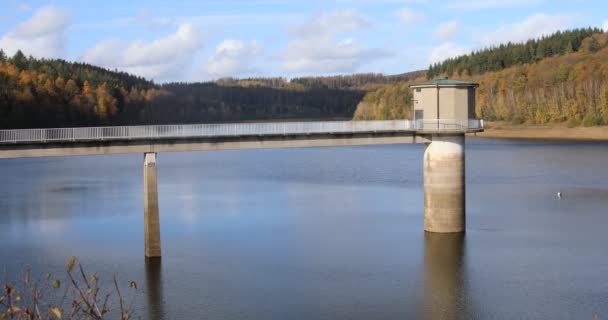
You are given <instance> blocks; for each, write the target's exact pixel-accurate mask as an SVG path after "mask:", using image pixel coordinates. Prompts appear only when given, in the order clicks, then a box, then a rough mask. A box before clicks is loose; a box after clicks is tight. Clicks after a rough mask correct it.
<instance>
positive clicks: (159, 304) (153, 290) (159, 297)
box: [146, 258, 164, 320]
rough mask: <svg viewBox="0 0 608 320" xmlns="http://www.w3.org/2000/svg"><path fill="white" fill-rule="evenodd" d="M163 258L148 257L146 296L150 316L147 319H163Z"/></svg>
mask: <svg viewBox="0 0 608 320" xmlns="http://www.w3.org/2000/svg"><path fill="white" fill-rule="evenodd" d="M161 261H162V260H161V258H146V297H147V298H148V308H147V309H148V316H147V317H146V319H151V320H157V319H159V320H160V319H163V315H164V310H163V283H162V262H161Z"/></svg>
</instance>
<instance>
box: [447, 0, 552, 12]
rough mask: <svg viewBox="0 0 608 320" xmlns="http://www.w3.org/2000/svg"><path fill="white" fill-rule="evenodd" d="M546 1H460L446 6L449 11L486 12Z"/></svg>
mask: <svg viewBox="0 0 608 320" xmlns="http://www.w3.org/2000/svg"><path fill="white" fill-rule="evenodd" d="M544 2H545V0H458V1H450V2H449V3H448V4H446V6H445V7H446V8H448V9H462V10H484V9H497V8H513V7H529V6H535V5H539V4H542V3H544Z"/></svg>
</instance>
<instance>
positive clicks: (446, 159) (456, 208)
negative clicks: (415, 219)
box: [424, 134, 465, 232]
mask: <svg viewBox="0 0 608 320" xmlns="http://www.w3.org/2000/svg"><path fill="white" fill-rule="evenodd" d="M464 178H465V168H464V134H456V135H434V136H433V137H432V142H431V143H430V144H427V145H426V147H425V150H424V230H425V231H429V232H464V230H465V182H464Z"/></svg>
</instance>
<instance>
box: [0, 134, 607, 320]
mask: <svg viewBox="0 0 608 320" xmlns="http://www.w3.org/2000/svg"><path fill="white" fill-rule="evenodd" d="M422 151H423V147H422V145H393V146H366V147H340V148H312V149H280V150H249V151H218V152H200V153H194V152H192V153H173V154H171V153H163V154H160V155H159V162H158V170H159V194H160V213H161V217H160V219H161V226H162V229H161V236H162V245H163V248H162V249H163V258H162V261H161V262H160V263H150V262H149V263H146V261H145V259H144V257H143V196H142V193H143V191H142V181H143V178H142V161H143V159H142V158H143V156H142V155H140V154H135V155H113V156H92V157H73V158H44V159H12V160H0V177H1V178H2V183H1V184H0V244H1V245H0V268H2V269H3V270H2V271H5V272H6V273H7V274H9V275H15V277H16V275H18V273H19V272H20V270H22V269H23V267H24V266H26V265H29V266H31V267H32V268H33V270H34V271H35V272H39V273H42V272H48V271H50V272H55V273H61V271H62V270H63V267H64V265H65V263H66V261H67V260H68V259H69V257H70V256H78V257H79V258H80V260H81V261H82V262H83V264H84V265H85V266H88V268H89V269H92V270H95V271H97V272H98V273H99V274H100V275H101V276H102V280H103V279H104V276H105V279H106V280H109V279H108V277H110V276H111V275H112V274H115V273H116V274H117V275H118V276H119V278H120V279H123V280H125V281H127V280H135V281H137V282H138V283H139V284H140V289H139V293H138V294H136V295H135V297H134V299H135V300H134V302H135V309H136V312H137V315H138V316H139V317H140V318H142V319H411V318H427V319H440V318H444V319H452V318H466V319H471V318H476V319H514V318H520V319H522V318H528V319H532V318H536V319H539V318H551V319H572V318H577V319H593V315H594V314H595V313H597V314H599V315H600V317H601V318H607V317H608V248H607V243H608V232H606V226H607V225H608V144H603V143H561V142H522V141H509V140H482V139H474V138H469V139H468V140H467V149H466V152H467V233H466V236H453V235H443V236H442V235H425V234H424V232H423V231H422V228H423V225H422V219H423V216H422V208H423V193H422ZM560 190H561V192H562V193H563V194H564V195H565V197H564V199H562V200H557V198H556V193H557V192H558V191H560ZM13 278H14V277H13Z"/></svg>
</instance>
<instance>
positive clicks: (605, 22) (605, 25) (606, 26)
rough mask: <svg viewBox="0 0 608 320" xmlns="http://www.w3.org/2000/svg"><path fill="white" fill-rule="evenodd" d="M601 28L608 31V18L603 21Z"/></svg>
mask: <svg viewBox="0 0 608 320" xmlns="http://www.w3.org/2000/svg"><path fill="white" fill-rule="evenodd" d="M602 29H604V32H608V20H606V21H604V24H603V25H602Z"/></svg>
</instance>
